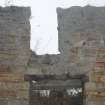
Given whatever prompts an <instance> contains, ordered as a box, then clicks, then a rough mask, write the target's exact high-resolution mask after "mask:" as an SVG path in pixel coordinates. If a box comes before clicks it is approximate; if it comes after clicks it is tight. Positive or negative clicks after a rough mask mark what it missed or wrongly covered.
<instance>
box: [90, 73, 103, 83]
mask: <svg viewBox="0 0 105 105" xmlns="http://www.w3.org/2000/svg"><path fill="white" fill-rule="evenodd" d="M90 80H91V81H93V82H98V83H103V84H105V74H95V73H93V74H91V76H90Z"/></svg>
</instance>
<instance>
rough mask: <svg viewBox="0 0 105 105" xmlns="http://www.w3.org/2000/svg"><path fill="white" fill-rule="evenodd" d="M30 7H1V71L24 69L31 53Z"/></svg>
mask: <svg viewBox="0 0 105 105" xmlns="http://www.w3.org/2000/svg"><path fill="white" fill-rule="evenodd" d="M30 14H31V13H30V9H29V8H28V7H27V8H24V7H5V8H2V7H0V71H2V70H3V68H4V69H5V71H6V69H7V71H8V70H12V71H16V70H17V71H18V70H19V69H21V71H22V69H24V68H25V66H26V65H27V62H28V59H29V55H30V49H29V48H30V22H29V18H30Z"/></svg>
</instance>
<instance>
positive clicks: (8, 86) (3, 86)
mask: <svg viewBox="0 0 105 105" xmlns="http://www.w3.org/2000/svg"><path fill="white" fill-rule="evenodd" d="M0 90H14V91H16V90H17V91H22V90H26V91H28V90H29V82H18V83H17V82H16V83H15V82H0Z"/></svg>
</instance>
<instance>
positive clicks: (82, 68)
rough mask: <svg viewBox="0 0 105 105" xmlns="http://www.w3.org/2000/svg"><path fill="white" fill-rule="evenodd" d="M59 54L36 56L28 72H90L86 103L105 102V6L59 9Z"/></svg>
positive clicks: (87, 73) (30, 61)
mask: <svg viewBox="0 0 105 105" xmlns="http://www.w3.org/2000/svg"><path fill="white" fill-rule="evenodd" d="M57 14H58V32H59V50H60V52H61V54H60V55H42V56H36V55H35V54H34V53H33V52H32V54H31V58H30V60H29V63H28V67H29V70H30V71H29V70H28V72H27V73H30V74H31V73H32V74H64V73H69V74H71V75H87V76H88V78H89V81H88V83H86V84H85V89H84V95H85V97H86V100H84V105H105V22H104V21H105V7H93V6H86V7H79V6H75V7H71V8H68V9H62V8H58V9H57Z"/></svg>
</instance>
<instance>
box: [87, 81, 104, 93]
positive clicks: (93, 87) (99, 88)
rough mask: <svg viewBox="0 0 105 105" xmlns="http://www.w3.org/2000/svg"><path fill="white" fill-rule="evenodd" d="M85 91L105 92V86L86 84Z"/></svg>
mask: <svg viewBox="0 0 105 105" xmlns="http://www.w3.org/2000/svg"><path fill="white" fill-rule="evenodd" d="M85 91H97V92H105V84H102V83H98V84H97V83H92V82H89V83H85Z"/></svg>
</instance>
